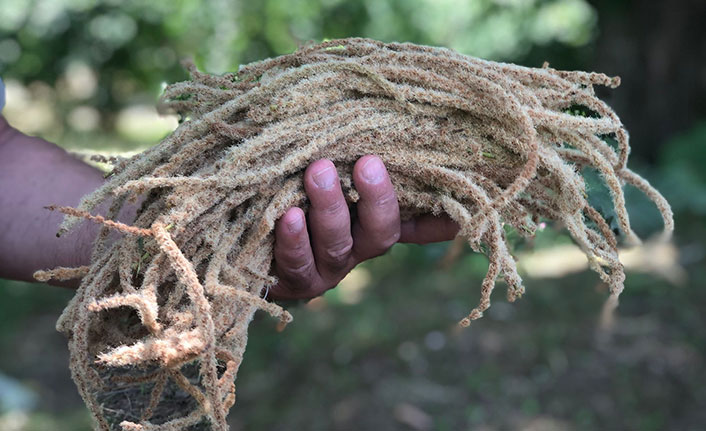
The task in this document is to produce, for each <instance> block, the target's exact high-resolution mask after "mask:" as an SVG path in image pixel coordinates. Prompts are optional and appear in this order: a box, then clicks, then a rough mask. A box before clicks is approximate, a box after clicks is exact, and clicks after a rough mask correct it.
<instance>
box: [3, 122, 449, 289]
mask: <svg viewBox="0 0 706 431" xmlns="http://www.w3.org/2000/svg"><path fill="white" fill-rule="evenodd" d="M103 181H104V179H103V175H102V173H101V172H100V171H99V170H97V169H95V168H93V167H91V166H89V165H87V164H85V163H83V162H81V161H79V160H77V159H76V158H74V157H72V156H71V155H69V154H68V153H67V152H66V151H64V150H63V149H61V148H59V147H58V146H56V145H54V144H51V143H49V142H47V141H45V140H43V139H40V138H36V137H30V136H26V135H24V134H22V133H21V132H19V131H18V130H16V129H14V128H12V127H11V126H10V125H9V124H8V123H7V121H6V120H5V119H4V118H3V117H1V116H0V277H2V278H9V279H14V280H23V281H33V279H32V273H33V272H34V271H36V270H38V269H47V268H53V267H56V266H79V265H87V264H88V263H89V257H90V249H91V246H90V245H91V243H92V241H93V239H94V238H95V236H96V234H97V233H98V230H99V226H98V225H96V224H94V223H91V222H84V223H82V224H81V226H80V227H79V228H78V229H76V230H75V231H72V232H71V233H69V234H66V235H63V236H62V237H61V238H57V237H56V230H57V226H58V225H59V223H60V222H61V220H62V215H61V214H60V213H57V212H52V211H47V210H44V209H43V207H44V206H46V205H49V204H55V205H66V206H76V205H77V204H78V202H79V200H80V199H81V197H82V196H83V195H85V194H87V193H90V192H91V191H93V190H95V189H96V188H98V187H99V186H100V185H101V184H102V183H103ZM353 181H354V184H355V187H356V189H357V190H358V193H359V194H360V200H359V202H358V203H357V205H356V207H355V211H354V212H355V214H356V216H355V217H353V218H352V217H351V213H350V210H349V207H348V205H347V203H346V201H345V199H344V197H343V193H342V191H341V183H340V180H339V178H338V176H337V174H336V169H335V167H334V165H333V163H332V162H331V161H330V160H325V159H324V160H318V161H315V162H313V163H312V164H311V165H309V167H308V168H307V169H306V171H305V173H304V187H305V190H306V193H307V196H308V198H309V200H310V203H311V206H310V210H309V214H308V219H307V217H305V214H304V212H303V211H302V209H301V208H296V207H295V208H290V209H289V210H288V211H287V212H286V213H285V214H284V215H283V216H282V217H281V218H280V219H279V220H278V221H277V223H276V225H275V248H274V258H275V259H274V265H273V272H274V274H275V275H277V277H278V278H279V279H280V282H279V283H278V284H277V285H276V286H273V287H272V288H271V289H270V291H269V293H268V299H308V298H313V297H316V296H319V295H321V294H323V293H324V292H326V291H327V290H328V289H331V288H333V287H335V286H336V285H337V284H338V282H339V281H341V280H342V279H343V278H344V277H345V276H346V274H348V273H349V272H350V271H351V269H353V268H354V267H355V266H356V265H358V264H359V263H361V262H363V261H365V260H367V259H371V258H374V257H376V256H379V255H381V254H383V253H385V252H386V251H387V250H388V249H389V248H390V247H391V246H392V245H393V244H395V243H396V242H408V243H416V244H426V243H430V242H437V241H446V240H449V239H452V238H453V237H454V236H455V235H456V233H457V232H458V226H457V225H456V224H455V223H454V222H453V221H452V220H451V219H449V218H448V217H435V216H432V215H425V216H421V217H418V218H416V219H412V220H409V221H405V222H401V221H400V213H399V205H398V203H397V197H396V195H395V191H394V188H393V187H392V184H391V183H390V178H389V176H388V174H387V170H386V169H385V166H384V164H383V163H382V161H381V160H380V159H379V158H378V157H377V156H374V155H367V156H364V157H361V158H360V159H359V160H358V161H357V163H356V164H355V167H354V169H353ZM108 205H109V202H106V203H104V204H103V206H101V207H100V208H98V209H97V210H96V211H95V212H96V213H105V210H106V208H107V206H108ZM135 212H136V207H135V206H126V207H125V208H123V210H122V211H121V213H120V214H119V216H118V220H120V221H123V222H127V223H129V222H130V221H131V220H133V219H134V217H135ZM113 235H114V238H116V239H117V238H118V237H119V234H117V233H115V234H113ZM54 284H57V285H63V286H69V287H75V286H76V285H77V284H78V282H77V281H74V282H69V283H54Z"/></svg>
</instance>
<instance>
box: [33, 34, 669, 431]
mask: <svg viewBox="0 0 706 431" xmlns="http://www.w3.org/2000/svg"><path fill="white" fill-rule="evenodd" d="M186 66H187V68H188V69H189V71H190V73H191V80H189V81H186V82H180V83H176V84H172V85H171V86H168V87H167V89H166V90H165V93H164V95H163V98H162V102H161V105H160V109H162V110H163V111H165V112H175V113H177V114H179V115H180V117H181V118H182V120H183V121H182V123H181V124H180V126H179V127H178V128H177V130H176V131H175V132H174V133H172V134H171V135H170V136H168V137H167V138H165V139H164V140H163V141H162V142H161V143H159V144H158V145H156V146H155V147H153V148H151V149H149V150H147V151H145V152H144V153H142V154H139V155H136V156H134V157H132V158H130V159H121V160H119V161H117V164H116V165H115V167H114V169H113V171H112V173H111V175H110V176H109V178H108V180H107V182H106V183H105V184H104V185H103V186H102V187H101V188H100V189H98V190H97V191H96V192H94V193H92V194H90V195H88V196H86V197H85V198H84V199H83V200H82V201H81V203H80V205H79V206H78V208H76V209H72V208H56V209H58V210H60V211H62V212H64V213H65V214H66V217H65V220H64V222H63V224H62V225H61V227H60V233H63V232H66V231H68V230H70V229H71V228H73V227H74V226H76V224H77V223H78V222H79V221H81V220H83V219H90V220H92V221H94V222H97V223H101V224H102V225H103V229H102V232H101V234H100V235H99V236H98V238H97V239H96V242H95V245H94V250H93V254H92V262H91V265H90V266H89V267H81V268H76V269H67V268H59V269H56V270H52V271H42V272H39V273H38V274H37V278H38V279H42V280H46V279H47V278H49V277H58V278H62V279H63V278H66V277H70V276H76V277H82V282H81V285H80V287H79V289H78V291H77V293H76V296H75V298H74V299H73V300H72V301H71V302H70V304H69V305H68V307H67V308H66V310H65V311H64V313H63V315H62V316H61V318H60V319H59V322H57V328H58V329H59V330H60V331H62V332H64V333H65V334H66V335H67V336H68V338H69V347H70V352H71V371H72V375H73V378H74V380H75V382H76V384H77V386H78V388H79V391H80V392H81V395H82V396H83V398H84V400H85V401H86V404H87V405H88V407H89V409H90V410H91V412H92V414H93V415H94V417H95V419H96V423H97V429H101V430H108V429H111V427H112V426H114V425H113V424H111V423H110V421H109V420H107V419H106V418H107V416H108V414H107V412H106V410H105V405H103V404H101V401H100V394H101V393H102V392H105V391H107V390H109V387H111V386H112V387H114V386H115V385H116V384H118V385H126V384H127V385H130V384H132V385H135V384H141V385H146V384H147V385H151V386H150V388H151V389H150V391H149V396H148V397H147V399H146V400H145V402H144V403H143V404H142V407H141V408H142V410H141V411H136V412H131V413H132V415H131V416H128V417H130V418H134V419H133V420H124V421H122V422H121V423H120V424H119V426H120V427H122V429H123V430H164V431H167V430H180V429H187V428H189V427H191V426H193V425H195V424H198V423H204V422H205V423H209V424H210V426H211V427H212V429H215V430H226V429H227V428H228V426H227V424H226V420H225V418H226V415H227V413H228V409H229V408H230V407H231V406H232V405H233V403H234V402H235V386H234V378H235V376H236V374H237V370H238V367H239V365H240V362H241V360H242V356H243V352H244V350H245V346H246V342H247V328H248V325H249V322H250V320H251V319H252V316H253V314H254V313H255V311H257V310H258V309H262V310H265V311H266V312H267V313H269V314H271V315H272V316H274V317H276V318H277V319H279V320H280V322H281V324H282V325H284V324H286V323H288V322H289V321H290V320H291V319H292V317H291V315H290V314H289V313H288V312H287V311H285V310H283V309H282V308H281V307H279V306H278V305H276V304H273V303H270V302H267V301H266V300H264V299H263V298H262V295H263V293H264V292H265V291H266V289H268V288H269V287H270V286H272V285H273V284H275V283H276V281H277V280H276V279H275V278H274V277H272V276H271V275H270V267H271V263H272V250H273V244H274V238H273V227H274V223H275V221H276V220H277V219H278V218H279V217H280V216H281V215H282V214H283V213H284V212H285V211H286V210H287V209H288V208H289V207H291V206H301V207H303V208H305V209H306V208H307V198H306V195H305V193H304V189H303V186H302V175H303V171H304V169H305V168H306V167H307V166H308V164H310V163H311V162H312V161H314V160H317V159H321V158H328V159H330V160H332V161H333V162H334V163H335V164H336V166H337V168H338V171H339V175H340V176H341V180H342V184H343V188H344V194H345V196H346V198H347V199H348V200H349V201H350V202H351V203H354V202H355V201H356V200H357V199H358V194H357V193H356V191H355V189H354V188H353V186H352V181H351V172H352V166H353V164H354V162H355V161H356V160H357V159H358V158H360V157H361V156H363V155H366V154H377V155H379V156H380V157H381V158H382V160H383V161H384V162H385V164H386V166H387V169H388V171H389V173H390V176H391V179H392V182H393V184H394V185H395V188H396V192H397V196H398V199H399V202H400V207H401V213H402V214H403V217H405V218H411V217H414V216H416V215H420V214H426V213H432V214H441V213H446V214H448V215H449V216H450V217H451V218H452V219H453V220H454V221H456V223H458V225H459V226H460V232H459V236H461V237H463V238H465V239H466V240H467V241H468V242H469V244H470V245H471V246H472V247H473V249H474V250H476V251H482V252H485V253H486V254H487V256H488V258H489V261H490V266H489V269H488V272H487V275H486V277H485V279H484V280H483V283H482V286H481V299H480V302H479V304H478V305H477V306H476V307H475V308H473V309H472V310H471V311H470V312H469V314H468V316H467V317H465V318H464V319H463V320H461V322H460V324H461V325H463V326H467V325H469V324H470V323H471V321H472V320H474V319H477V318H479V317H481V316H482V315H483V312H484V311H485V310H486V309H487V308H488V307H489V306H490V297H491V293H492V291H493V289H494V287H495V285H496V278H497V277H499V276H502V277H503V278H504V280H505V282H506V284H507V286H508V298H509V299H510V300H514V299H515V298H517V297H519V296H520V295H521V294H522V293H523V292H524V287H523V286H522V280H521V278H520V276H519V274H518V273H517V267H516V265H515V260H514V259H513V257H512V256H511V254H510V251H509V246H508V244H507V240H506V230H507V229H514V230H515V231H517V232H518V233H519V234H521V235H523V236H526V237H531V236H533V235H534V233H535V230H536V228H537V224H538V222H539V220H540V219H542V220H548V221H557V222H560V223H562V224H563V225H564V226H566V228H567V229H568V231H569V233H570V234H571V236H572V237H573V238H574V240H575V241H576V242H577V244H578V245H579V246H580V247H581V248H582V250H583V251H584V252H585V253H586V256H587V258H588V260H589V263H590V267H591V268H592V269H593V270H594V271H595V272H597V273H598V275H599V277H600V278H601V280H603V281H604V282H605V283H606V284H607V285H608V286H609V288H610V300H609V304H610V306H611V307H614V306H615V305H617V296H618V295H619V293H620V292H621V291H622V289H623V280H624V272H623V267H622V265H621V264H620V261H619V259H618V248H617V247H618V239H617V238H616V236H615V234H614V232H613V231H612V230H611V228H610V227H609V226H608V224H607V223H606V221H605V220H604V218H603V216H602V215H601V214H600V213H599V212H598V211H597V210H596V209H594V208H592V207H591V206H590V205H589V203H588V202H587V195H586V186H585V183H584V180H583V178H582V176H581V170H582V169H583V168H584V167H590V168H593V169H595V170H597V171H598V173H599V174H600V176H601V178H602V179H603V181H604V182H605V184H606V186H607V187H608V190H609V191H610V196H611V198H612V200H613V203H614V207H615V214H616V216H617V217H616V218H617V221H618V224H619V228H620V230H621V232H622V235H623V236H624V237H625V239H626V240H630V241H637V239H636V236H635V235H634V233H633V232H632V229H631V228H630V221H629V217H628V214H627V211H626V207H625V200H624V196H623V191H622V188H623V186H624V185H625V184H631V185H633V186H635V187H637V188H638V189H640V190H641V191H643V192H644V193H645V194H646V195H647V197H649V198H650V199H651V200H652V201H653V202H654V203H655V204H656V206H657V208H658V209H659V211H660V212H661V214H662V217H663V219H664V232H665V234H664V235H665V238H666V237H668V236H669V235H670V234H671V232H672V230H673V221H672V213H671V210H670V208H669V205H668V203H667V202H666V201H665V200H664V198H663V197H662V196H661V195H660V194H659V193H658V192H657V191H656V190H655V189H654V188H652V187H651V186H650V185H649V184H648V183H647V182H646V181H645V180H644V179H642V178H641V177H640V176H638V175H637V174H635V173H634V172H632V171H630V170H629V169H628V168H627V167H626V163H627V155H628V153H629V145H628V134H627V132H626V130H625V128H624V127H623V125H622V123H621V122H620V120H619V118H618V117H617V115H616V114H615V113H614V112H613V111H612V110H611V109H610V108H609V107H608V105H606V104H605V103H604V102H602V101H601V100H599V99H597V98H596V96H595V94H594V89H593V87H594V86H595V85H604V86H609V87H613V88H614V87H616V86H617V85H618V84H619V79H618V78H610V77H608V76H606V75H603V74H600V73H585V72H569V71H558V70H554V69H551V68H549V67H548V66H547V65H545V67H543V68H527V67H521V66H516V65H513V64H503V63H496V62H491V61H484V60H480V59H476V58H472V57H468V56H464V55H461V54H458V53H456V52H453V51H451V50H448V49H442V48H432V47H426V46H418V45H413V44H404V43H402V44H401V43H382V42H378V41H374V40H368V39H343V40H333V41H328V42H324V43H321V44H318V45H313V46H308V47H304V48H301V49H299V50H298V51H296V52H295V53H293V54H290V55H284V56H281V57H276V58H272V59H268V60H264V61H260V62H256V63H252V64H249V65H245V66H243V67H241V68H240V70H239V71H238V72H237V73H234V74H227V75H222V76H213V75H208V74H205V73H201V72H199V71H197V70H196V68H195V67H194V65H193V64H191V63H187V64H186ZM577 107H580V108H581V109H583V112H587V113H588V114H587V115H575V114H574V113H573V112H574V111H573V110H574V109H576V108H577ZM609 141H610V142H613V143H614V144H609V143H608V142H609ZM111 197H112V199H113V205H112V206H111V208H110V211H109V212H108V213H107V214H105V215H91V211H92V210H93V209H94V208H95V207H96V206H97V205H98V204H99V203H101V202H103V201H105V200H106V199H108V198H111ZM138 199H141V207H140V209H139V211H138V213H137V216H136V218H135V220H134V221H132V223H131V224H130V225H127V224H123V223H119V222H116V221H113V220H111V219H113V218H115V215H116V214H117V213H118V211H119V209H120V207H121V206H122V205H124V203H125V202H128V201H131V202H134V201H136V200H138ZM109 229H116V230H118V231H120V232H122V233H123V235H122V237H121V239H119V240H118V241H117V242H111V241H110V239H109V237H108V235H107V234H108V230H109ZM126 310H127V311H126ZM130 310H132V311H130ZM194 364H196V365H197V366H198V372H197V373H196V374H197V375H198V377H197V378H196V379H194V378H189V377H188V376H187V373H186V372H185V370H186V369H187V368H188V367H189V366H192V367H193V365H194ZM125 367H130V369H131V370H132V372H133V374H139V373H142V375H141V376H140V375H138V376H132V378H131V379H124V378H119V377H120V376H119V375H117V374H119V373H118V371H120V372H122V371H124V368H125ZM155 369H156V371H155ZM111 371H114V372H111ZM169 385H172V386H175V387H177V388H178V389H179V390H181V391H183V392H184V393H185V394H187V396H188V397H190V398H191V399H192V401H193V402H192V404H190V405H191V408H190V409H187V410H186V411H182V412H181V415H177V416H176V417H175V416H174V415H172V416H169V417H164V416H162V417H160V416H158V415H156V413H155V412H156V411H157V410H159V408H160V404H163V403H168V402H169V401H168V400H164V399H163V398H164V397H163V392H164V391H165V387H168V386H169Z"/></svg>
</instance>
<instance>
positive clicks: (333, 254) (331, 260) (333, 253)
mask: <svg viewBox="0 0 706 431" xmlns="http://www.w3.org/2000/svg"><path fill="white" fill-rule="evenodd" d="M352 250H353V241H352V240H350V239H348V240H346V241H343V242H340V243H337V244H333V245H331V246H329V247H327V248H326V251H325V257H326V263H328V264H330V265H332V266H336V267H340V266H344V265H345V264H346V263H348V258H349V256H350V254H351V251H352Z"/></svg>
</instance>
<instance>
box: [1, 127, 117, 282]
mask: <svg viewBox="0 0 706 431" xmlns="http://www.w3.org/2000/svg"><path fill="white" fill-rule="evenodd" d="M103 181H104V180H103V175H102V173H101V172H100V171H99V170H98V169H96V168H94V167H92V166H89V165H87V164H85V163H83V162H81V161H80V160H77V159H76V158H74V157H72V156H71V155H69V154H68V153H67V152H66V151H64V150H63V149H62V148H60V147H58V146H56V145H54V144H51V143H49V142H47V141H45V140H43V139H40V138H35V137H28V136H25V135H23V134H22V133H21V132H19V131H17V130H15V129H13V128H12V127H11V126H9V125H8V123H7V121H5V119H4V118H2V117H0V277H2V278H10V279H15V280H26V281H31V280H32V273H33V272H34V271H36V270H38V269H47V268H53V267H56V266H79V265H86V264H88V261H89V256H90V245H91V243H92V241H93V239H94V238H95V236H96V234H97V232H98V229H99V226H97V225H95V224H93V223H88V222H85V223H82V224H81V225H80V226H79V227H78V228H77V229H76V230H74V231H72V232H70V233H68V234H66V235H63V236H62V237H61V238H57V237H56V232H57V230H58V225H59V223H60V222H61V220H62V217H63V216H62V214H60V213H58V212H56V211H48V210H46V209H44V207H45V206H47V205H52V204H54V205H61V206H76V205H77V204H78V203H79V201H80V199H81V197H82V196H83V195H85V194H86V193H89V192H91V191H93V190H95V189H96V188H97V187H99V186H100V185H101V184H102V183H103Z"/></svg>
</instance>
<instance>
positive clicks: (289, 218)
mask: <svg viewBox="0 0 706 431" xmlns="http://www.w3.org/2000/svg"><path fill="white" fill-rule="evenodd" d="M274 257H275V273H276V274H277V276H278V277H279V278H280V280H281V281H282V282H283V283H278V284H277V285H276V286H275V287H274V288H273V289H272V291H271V295H272V296H273V297H276V298H282V299H287V298H299V297H302V296H301V295H304V296H314V294H312V293H311V292H307V289H308V288H310V287H312V286H315V285H317V284H320V283H319V280H320V276H319V273H318V272H317V271H316V264H315V263H314V255H313V253H312V250H311V245H310V243H309V233H308V232H307V229H306V220H305V218H304V211H302V210H301V209H300V208H290V209H289V210H288V211H287V212H286V213H285V214H284V215H283V216H282V217H281V218H280V219H279V220H277V223H275V247H274Z"/></svg>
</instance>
